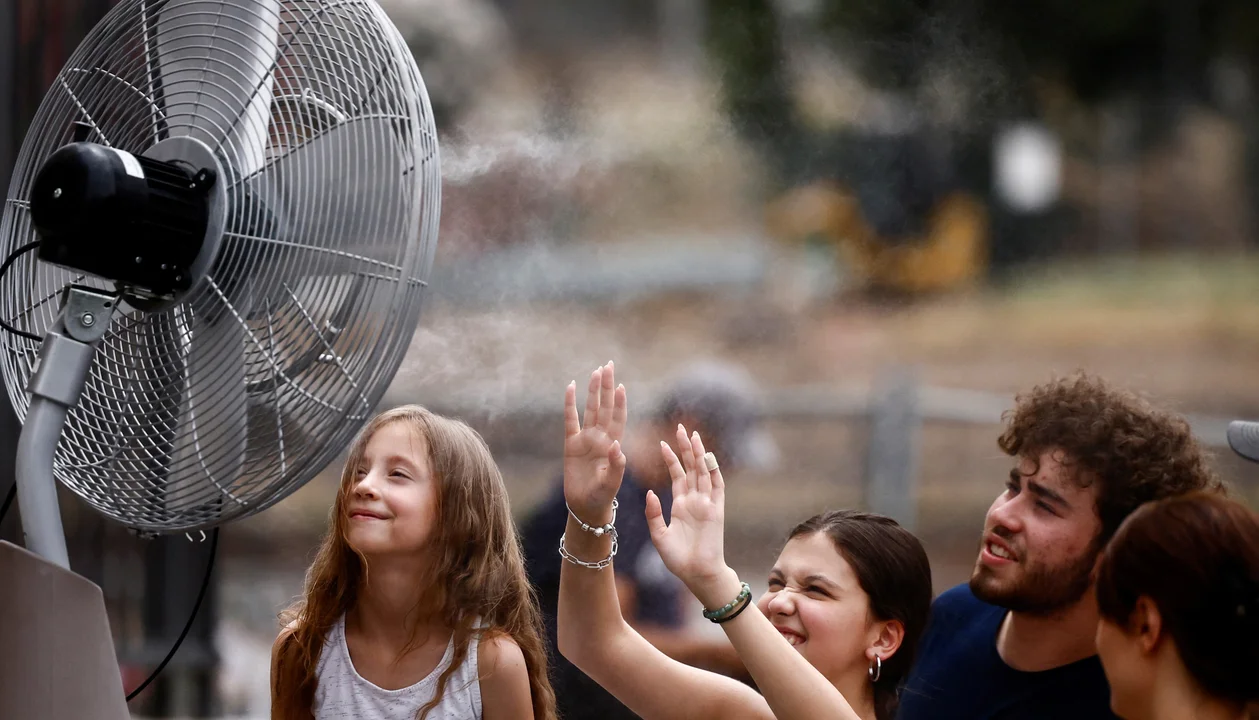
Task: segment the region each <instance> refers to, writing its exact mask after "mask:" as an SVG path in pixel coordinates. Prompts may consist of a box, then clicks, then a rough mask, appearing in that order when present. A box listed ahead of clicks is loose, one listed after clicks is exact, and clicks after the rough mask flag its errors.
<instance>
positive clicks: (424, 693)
mask: <svg viewBox="0 0 1259 720" xmlns="http://www.w3.org/2000/svg"><path fill="white" fill-rule="evenodd" d="M478 624H479V623H478ZM478 643H479V636H478V635H475V634H474V635H473V636H472V639H471V640H469V642H468V655H467V657H466V658H465V659H464V661H463V663H461V664H460V665H459V667H458V668H456V669H455V672H454V673H453V674H452V675H451V676H450V681H449V682H448V683H447V684H446V690H445V692H444V693H443V694H442V698H441V700H440V701H439V702H438V703H437V704H436V705H435V706H433V709H432V710H430V711H429V713H428V720H481V684H480V681H479V680H478V675H477V645H478ZM454 654H455V640H454V638H453V637H451V639H450V642H449V643H448V644H447V645H446V652H445V654H444V655H442V659H441V661H440V662H438V663H437V667H436V668H433V671H432V672H431V673H429V674H428V676H427V677H425V678H424V679H423V680H420V681H419V682H417V683H415V684H414V685H411V686H409V687H404V688H401V689H399V690H385V689H383V688H381V687H378V686H376V685H374V684H372V683H371V682H369V681H367V680H365V679H363V677H362V676H360V675H359V674H358V671H356V670H355V669H354V663H353V662H351V661H350V650H349V648H348V647H347V646H346V644H345V617H344V616H342V617H341V618H340V619H339V620H337V622H336V624H335V625H333V626H332V629H331V630H329V631H328V637H327V638H326V639H325V640H324V646H323V651H322V652H321V653H320V654H319V663H318V665H317V666H316V668H315V673H316V677H317V678H318V684H317V686H316V687H315V706H314V711H315V720H412V719H413V718H417V717H419V710H420V708H422V707H424V705H425V704H427V703H428V701H429V700H431V699H432V698H433V693H435V692H437V679H438V678H439V677H441V674H442V672H444V671H445V670H446V668H447V667H449V666H450V661H451V659H452V658H453V657H454Z"/></svg>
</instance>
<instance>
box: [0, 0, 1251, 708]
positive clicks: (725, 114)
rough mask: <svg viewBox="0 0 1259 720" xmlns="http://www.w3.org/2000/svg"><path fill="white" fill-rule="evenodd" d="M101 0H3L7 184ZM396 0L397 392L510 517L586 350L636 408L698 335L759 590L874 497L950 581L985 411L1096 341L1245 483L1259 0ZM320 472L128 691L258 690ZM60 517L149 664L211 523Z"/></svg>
mask: <svg viewBox="0 0 1259 720" xmlns="http://www.w3.org/2000/svg"><path fill="white" fill-rule="evenodd" d="M113 4H114V2H112V1H111V0H5V2H3V3H0V171H3V177H6V178H7V177H8V173H9V171H10V170H11V168H12V165H13V161H14V158H15V157H16V154H17V152H18V151H19V149H20V148H21V143H22V138H23V137H24V135H25V132H26V130H27V125H28V123H29V121H30V118H31V117H32V116H33V115H34V113H35V110H36V108H37V106H38V103H39V102H40V100H41V99H42V97H43V95H44V93H45V92H46V90H47V89H48V87H49V86H50V85H51V83H52V81H53V79H54V78H55V76H56V74H57V72H58V71H59V70H60V69H61V67H62V65H63V64H64V62H65V60H66V58H67V57H68V56H69V54H70V52H72V51H73V49H74V48H75V46H76V45H77V43H78V42H79V41H80V40H81V39H82V38H83V36H84V35H85V34H86V33H87V32H88V30H90V28H91V27H92V26H93V25H94V24H95V23H96V21H98V20H99V19H100V18H101V17H102V16H103V15H104V13H106V12H107V11H108V10H109V9H110V7H111V6H112V5H113ZM382 5H383V6H384V7H385V9H386V11H387V12H388V13H389V15H390V16H391V17H392V19H393V20H394V22H395V23H396V24H397V25H398V27H399V28H400V29H401V31H402V33H403V35H404V37H405V38H406V39H407V41H408V44H409V45H410V47H411V49H412V51H413V52H414V54H415V56H416V59H417V61H418V63H419V66H420V69H421V71H422V73H423V75H424V79H425V81H426V84H427V86H428V89H429V92H430V94H431V97H432V100H433V104H434V107H435V109H436V112H437V118H438V123H439V128H440V130H441V142H442V165H443V175H444V186H443V212H442V223H441V236H440V241H439V250H438V257H437V262H436V265H435V268H434V273H433V278H432V293H431V294H430V295H429V296H428V304H427V305H426V307H425V311H424V314H423V317H422V320H421V324H420V327H419V328H418V329H417V331H416V333H415V339H414V342H413V345H412V348H411V351H410V353H409V355H408V357H407V359H406V360H405V361H404V363H403V366H402V369H401V370H400V372H399V373H398V375H397V377H396V379H395V381H394V383H393V385H392V387H391V388H390V390H389V392H388V394H387V396H386V398H385V400H384V403H383V404H384V405H386V406H388V405H395V404H399V403H403V402H419V403H422V404H425V405H428V406H430V407H432V408H434V409H436V410H438V411H441V412H444V413H449V414H455V415H458V416H460V417H462V418H464V419H466V420H467V421H469V422H470V423H471V424H472V425H473V426H474V427H476V428H477V429H478V430H480V431H481V432H482V433H483V434H484V435H485V437H486V438H487V440H488V441H489V443H490V446H491V448H492V449H493V451H494V454H495V456H496V457H497V458H498V460H499V463H500V466H501V467H502V469H503V472H504V474H505V476H506V478H507V482H508V484H509V490H510V492H511V498H512V502H513V506H514V509H515V512H516V514H517V517H518V518H520V519H522V520H523V518H525V517H526V516H527V515H528V513H529V511H530V510H531V508H532V507H533V506H534V505H535V504H536V503H538V502H539V501H540V499H541V498H543V497H544V496H545V494H546V493H547V492H548V490H549V489H550V488H551V487H552V485H553V483H554V482H555V481H556V478H557V477H558V472H559V463H558V457H559V453H560V447H561V440H560V438H561V433H562V423H561V417H560V412H561V402H562V393H563V387H564V385H565V384H566V383H567V382H568V381H569V380H572V379H577V380H578V381H579V383H578V384H579V387H582V386H583V382H582V381H583V379H584V378H586V377H588V373H589V372H590V370H592V369H593V368H594V367H596V366H597V365H599V364H601V363H603V362H606V361H607V360H609V359H614V360H615V361H616V363H617V375H618V379H619V380H622V381H624V382H625V383H626V385H627V386H628V388H629V390H630V397H631V413H634V412H636V411H639V410H646V409H647V408H649V407H650V406H651V403H652V400H653V398H655V397H658V396H659V393H660V392H661V389H662V388H663V387H664V383H665V382H666V381H667V380H668V379H669V378H670V377H671V376H673V375H674V374H675V373H676V372H678V371H680V370H682V369H684V367H685V366H687V365H688V363H690V362H692V361H698V360H707V359H720V360H722V361H725V362H728V363H733V364H736V365H737V366H739V367H741V368H742V369H744V370H746V372H747V373H748V374H749V375H750V377H752V378H753V379H754V383H755V389H754V390H755V394H756V397H757V400H758V403H759V406H760V408H761V417H762V419H763V421H764V425H765V428H766V429H767V430H768V432H769V434H770V436H771V437H772V442H771V443H769V445H767V447H766V448H765V449H766V450H767V451H768V452H766V453H764V456H765V457H764V462H762V463H760V465H759V466H758V467H751V468H747V469H745V470H742V471H740V472H739V473H738V475H737V477H734V478H732V479H731V480H730V484H731V486H732V487H731V490H730V494H729V506H730V507H729V511H728V516H729V518H730V529H729V535H728V540H727V545H728V549H727V554H728V559H729V561H730V562H731V564H732V565H734V567H735V568H736V570H738V571H739V572H740V574H741V575H742V576H744V577H747V578H748V579H749V580H750V581H753V586H754V588H757V583H758V582H759V587H762V588H763V587H764V575H765V573H766V572H767V570H768V568H769V566H770V565H771V563H772V561H773V558H774V557H775V555H776V553H777V551H778V549H779V547H780V544H781V541H782V539H783V538H784V537H785V535H786V533H787V531H788V530H789V529H790V527H791V526H792V525H793V524H794V523H796V522H798V521H800V520H802V519H804V518H806V517H808V516H810V515H812V514H814V513H816V512H819V511H822V510H825V509H828V508H834V507H867V508H873V509H875V510H879V511H882V512H887V513H889V514H892V515H894V516H896V517H897V518H898V519H900V520H901V521H902V522H903V523H905V524H907V525H909V526H910V527H912V528H913V529H914V531H915V532H916V533H917V534H918V535H919V536H920V537H921V538H922V539H923V541H924V543H925V544H926V546H927V548H928V550H929V552H930V554H931V559H932V565H933V571H934V573H935V583H936V586H937V589H944V588H946V587H948V586H950V585H952V584H954V583H957V582H960V581H962V580H964V579H965V578H966V577H967V576H968V574H969V568H970V566H971V564H972V563H973V560H974V555H975V551H976V546H977V543H978V535H979V530H980V527H981V524H982V519H983V514H984V512H985V510H986V508H987V507H988V505H989V503H990V502H991V501H992V499H993V498H994V497H995V496H996V495H997V494H998V493H999V492H1001V491H1002V487H1003V482H1004V474H1005V472H1006V470H1007V468H1008V460H1007V459H1006V458H1004V457H1003V456H1002V455H1001V453H1000V451H999V450H998V449H997V446H996V442H995V440H996V435H997V432H998V429H999V421H1000V416H1001V412H1002V411H1003V410H1004V409H1006V408H1007V407H1009V406H1010V404H1011V403H1012V400H1013V395H1014V393H1015V392H1017V391H1018V390H1020V389H1026V388H1029V387H1030V386H1032V385H1033V384H1036V383H1038V382H1042V381H1045V380H1047V379H1049V378H1051V377H1052V376H1053V375H1054V374H1065V373H1068V372H1070V371H1072V370H1075V369H1081V368H1082V369H1086V370H1088V371H1091V372H1094V373H1098V374H1100V375H1103V376H1105V377H1107V378H1109V379H1110V380H1112V381H1114V382H1115V383H1117V384H1120V385H1123V386H1127V387H1129V388H1132V389H1135V390H1138V391H1140V392H1142V393H1145V394H1147V395H1148V396H1150V397H1151V398H1152V399H1154V400H1156V401H1157V402H1159V403H1161V404H1164V405H1167V406H1170V407H1173V408H1175V409H1177V410H1179V411H1181V412H1184V413H1186V414H1188V415H1190V416H1191V419H1192V422H1193V424H1194V427H1195V429H1196V430H1197V431H1198V433H1199V435H1200V436H1201V437H1202V439H1203V440H1204V441H1205V442H1207V443H1209V444H1211V445H1212V446H1213V448H1214V449H1215V452H1216V458H1217V461H1218V466H1219V468H1220V472H1221V473H1222V474H1223V475H1224V476H1225V477H1226V478H1227V479H1228V480H1229V481H1230V482H1232V483H1233V484H1234V486H1235V487H1236V488H1237V489H1238V490H1239V492H1240V493H1241V494H1242V495H1243V496H1244V497H1246V498H1248V502H1250V503H1251V504H1252V505H1259V473H1257V472H1256V470H1255V469H1254V467H1253V466H1251V467H1249V468H1248V467H1246V466H1244V465H1242V464H1241V463H1240V462H1239V461H1237V460H1236V459H1235V458H1234V457H1233V456H1232V455H1231V454H1230V452H1229V451H1228V450H1227V448H1226V447H1224V446H1223V431H1224V427H1225V426H1226V424H1227V421H1228V420H1230V419H1235V418H1259V373H1257V372H1256V371H1257V370H1259V253H1257V252H1256V250H1257V249H1259V122H1257V120H1259V5H1256V4H1255V3H1253V2H1251V1H1250V0H1176V1H1174V2H1172V1H1164V0H1093V2H1090V3H1075V2H1067V1H1065V0H1025V1H1024V2H1020V3H1008V2H1000V1H999V0H966V1H961V0H655V1H654V2H643V1H642V0H638V1H636V2H631V1H628V0H602V1H601V2H597V3H594V2H585V3H583V2H571V1H569V2H565V1H563V0H382ZM4 412H5V413H6V417H5V418H4V420H5V431H4V432H3V433H0V435H2V437H0V451H3V453H4V455H3V457H4V463H3V466H2V467H3V468H4V471H3V473H0V474H3V475H6V476H8V477H6V478H5V479H4V480H3V481H0V487H7V485H8V483H9V482H10V481H11V475H12V471H11V468H12V452H13V446H14V445H15V444H16V438H17V428H16V425H15V422H14V420H13V418H12V414H11V410H9V409H8V408H5V411H4ZM338 472H339V466H335V467H331V468H329V469H328V470H327V471H326V472H325V473H323V474H322V475H321V476H319V477H318V478H316V479H315V480H314V481H312V482H311V483H309V484H308V485H307V486H306V487H304V488H302V489H301V490H299V491H298V492H297V493H295V494H294V495H292V496H290V497H289V498H288V499H286V500H285V501H284V502H282V503H280V504H279V505H277V506H276V507H274V508H272V509H270V510H268V511H266V512H265V513H262V514H261V515H259V516H257V517H255V518H252V519H250V520H247V521H244V522H241V523H237V524H234V525H230V526H228V527H225V528H224V529H223V532H222V539H221V542H220V547H219V552H218V560H217V563H216V566H215V573H214V576H213V581H212V586H211V588H212V592H211V593H210V597H209V599H208V601H207V603H206V604H205V605H204V606H203V607H202V611H201V613H200V614H199V617H198V621H197V623H196V624H195V626H194V629H193V632H192V633H191V634H190V635H189V637H188V639H187V640H185V642H184V644H183V646H182V647H181V649H180V651H179V654H178V655H177V656H176V657H175V659H174V660H173V661H172V663H171V665H170V666H168V668H167V669H166V670H165V671H164V672H163V674H162V675H161V676H160V678H159V680H158V681H157V682H156V683H154V684H153V685H152V686H150V688H149V689H148V690H146V692H145V694H144V695H143V696H141V697H140V698H137V700H136V701H135V702H133V703H132V704H131V707H132V709H133V712H135V713H136V714H137V717H248V718H262V717H266V716H267V713H268V690H267V672H268V664H267V663H268V653H269V648H270V644H271V642H272V640H273V639H274V637H275V633H276V630H277V624H276V613H277V612H278V611H279V610H280V609H281V608H282V607H283V606H284V605H286V604H287V603H288V602H289V601H290V600H291V599H292V598H293V597H294V596H295V595H296V594H298V593H299V592H300V589H301V581H302V573H303V571H304V569H305V567H306V565H307V564H308V562H309V560H310V558H311V556H312V553H313V550H314V548H315V545H316V544H317V542H318V539H319V537H320V534H321V533H322V532H323V529H324V527H325V524H326V520H327V511H328V508H329V506H330V504H331V500H332V497H333V493H334V491H335V485H336V479H337V474H338ZM63 513H64V515H65V518H66V525H67V530H68V532H70V533H71V552H72V557H71V559H72V563H73V565H74V566H75V567H76V569H77V570H78V571H79V572H82V573H84V574H86V575H88V576H89V577H91V578H93V579H94V580H96V581H97V582H99V583H100V584H101V585H102V588H103V590H104V592H105V596H106V599H107V603H108V605H109V609H110V617H111V623H112V625H113V630H114V633H115V639H116V643H117V646H118V650H119V653H120V657H121V658H122V661H123V665H124V683H125V684H126V686H127V687H128V688H130V687H134V686H135V685H136V684H137V683H138V682H139V681H140V680H141V679H143V678H144V677H145V676H147V674H148V673H149V671H150V670H151V669H152V667H153V666H155V664H156V663H157V662H158V661H159V660H160V659H161V657H163V656H164V655H165V653H166V651H167V649H168V648H169V647H170V645H171V643H172V642H173V640H174V638H175V637H176V636H177V635H178V633H179V630H180V629H181V628H182V627H183V624H184V622H185V620H186V618H187V613H188V610H189V609H190V608H191V606H192V603H193V600H194V599H195V597H196V594H197V590H198V588H199V586H200V582H201V577H202V574H203V572H204V567H205V558H206V554H207V553H206V549H207V548H206V545H205V544H202V543H200V542H197V541H198V540H200V538H196V537H194V538H191V539H186V538H183V537H177V538H160V539H156V540H141V539H138V538H135V537H133V536H131V535H130V534H128V533H127V532H126V531H124V530H122V529H120V528H118V527H115V526H112V525H110V524H109V523H107V522H105V521H103V520H101V519H100V518H99V517H98V516H96V515H95V514H93V513H90V512H88V511H86V509H85V508H83V507H82V506H81V504H79V503H78V502H77V501H76V500H75V499H74V498H73V496H71V495H69V494H68V493H67V494H65V495H63ZM13 515H14V517H10V518H8V519H7V520H6V521H5V523H4V524H3V526H0V535H2V536H3V537H5V538H6V539H11V540H17V539H18V538H19V537H20V533H19V527H18V523H17V518H16V517H15V515H16V513H14V514H13ZM557 562H558V559H557ZM694 617H695V618H697V619H698V618H699V613H698V612H696V613H694ZM701 622H702V621H701Z"/></svg>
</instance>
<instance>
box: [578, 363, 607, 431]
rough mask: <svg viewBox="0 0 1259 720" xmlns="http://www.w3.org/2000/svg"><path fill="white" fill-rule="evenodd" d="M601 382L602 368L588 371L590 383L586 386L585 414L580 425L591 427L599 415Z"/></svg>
mask: <svg viewBox="0 0 1259 720" xmlns="http://www.w3.org/2000/svg"><path fill="white" fill-rule="evenodd" d="M602 382H603V368H599V369H598V370H595V371H594V372H592V373H590V385H589V387H587V388H586V416H585V417H584V418H582V421H581V426H582V427H592V426H593V425H594V424H595V422H596V421H597V419H598V416H599V385H600V384H601V383H602Z"/></svg>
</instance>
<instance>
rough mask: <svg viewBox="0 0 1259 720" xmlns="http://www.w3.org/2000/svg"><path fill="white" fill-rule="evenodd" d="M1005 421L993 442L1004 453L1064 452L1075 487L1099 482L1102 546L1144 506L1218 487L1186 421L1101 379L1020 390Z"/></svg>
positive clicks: (1079, 376)
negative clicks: (1125, 521)
mask: <svg viewBox="0 0 1259 720" xmlns="http://www.w3.org/2000/svg"><path fill="white" fill-rule="evenodd" d="M1003 419H1004V420H1005V430H1004V431H1003V432H1002V433H1001V437H1000V438H999V439H998V440H997V444H998V445H999V446H1000V447H1001V449H1002V450H1003V451H1005V453H1006V454H1007V455H1010V456H1012V457H1023V458H1028V459H1031V460H1032V461H1037V460H1038V459H1039V457H1040V456H1041V454H1042V453H1045V452H1047V451H1050V450H1054V449H1058V450H1062V451H1064V452H1065V454H1066V456H1067V457H1066V460H1067V462H1068V463H1070V464H1071V465H1072V466H1073V467H1074V470H1075V480H1076V482H1077V483H1079V484H1080V485H1081V486H1087V485H1089V484H1091V483H1093V482H1095V481H1096V482H1099V483H1100V485H1099V487H1098V492H1097V514H1098V517H1099V518H1100V519H1101V524H1102V530H1101V536H1100V537H1099V538H1098V540H1099V541H1101V542H1106V541H1108V540H1109V539H1110V537H1111V536H1112V535H1114V533H1115V531H1116V530H1117V529H1118V528H1119V525H1120V524H1121V523H1122V522H1123V521H1124V518H1126V517H1128V514H1129V513H1131V512H1132V511H1133V510H1136V509H1137V507H1139V506H1140V505H1141V504H1143V503H1145V502H1148V501H1150V500H1157V499H1160V498H1165V497H1170V496H1174V495H1180V494H1182V493H1186V492H1189V491H1192V490H1213V491H1220V492H1222V491H1223V490H1224V485H1223V483H1221V482H1220V480H1219V479H1218V478H1217V477H1216V475H1215V472H1214V471H1213V470H1212V468H1211V466H1210V464H1209V460H1210V457H1209V455H1208V454H1207V453H1206V452H1205V451H1204V450H1203V448H1202V447H1201V446H1200V445H1199V444H1198V441H1197V440H1196V439H1195V438H1194V436H1193V433H1192V431H1190V429H1189V423H1188V422H1186V421H1185V419H1184V418H1182V417H1180V416H1178V415H1174V414H1172V413H1169V412H1166V411H1163V410H1159V409H1157V408H1155V407H1153V406H1151V405H1150V404H1149V403H1148V402H1146V401H1145V400H1143V399H1141V398H1139V397H1137V396H1136V395H1134V394H1132V393H1130V392H1127V391H1123V390H1119V389H1117V388H1114V387H1111V386H1110V385H1109V384H1108V383H1107V382H1106V381H1104V380H1102V379H1101V378H1099V377H1095V376H1092V375H1088V374H1086V373H1075V374H1072V375H1069V376H1067V377H1065V378H1057V379H1054V380H1052V381H1050V382H1048V383H1045V384H1044V385H1038V386H1036V387H1035V388H1033V389H1032V391H1031V392H1029V393H1025V394H1023V393H1020V394H1019V395H1018V396H1017V397H1016V398H1015V406H1014V408H1013V409H1012V410H1009V411H1007V412H1006V413H1005V415H1004V417H1003Z"/></svg>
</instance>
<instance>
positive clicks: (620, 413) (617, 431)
mask: <svg viewBox="0 0 1259 720" xmlns="http://www.w3.org/2000/svg"><path fill="white" fill-rule="evenodd" d="M628 417H629V402H628V400H627V398H626V391H625V386H624V385H617V386H616V403H615V406H614V407H613V408H612V424H611V425H609V426H608V436H609V437H611V438H613V439H614V440H620V439H621V438H623V437H625V423H626V421H627V419H628Z"/></svg>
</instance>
